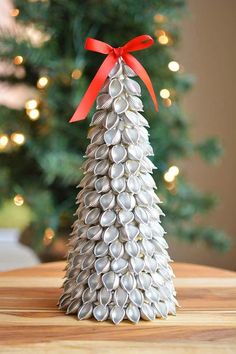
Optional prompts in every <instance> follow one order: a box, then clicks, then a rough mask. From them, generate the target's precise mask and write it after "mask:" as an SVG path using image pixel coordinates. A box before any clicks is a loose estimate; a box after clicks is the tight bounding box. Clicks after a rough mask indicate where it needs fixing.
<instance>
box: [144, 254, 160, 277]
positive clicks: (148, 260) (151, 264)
mask: <svg viewBox="0 0 236 354" xmlns="http://www.w3.org/2000/svg"><path fill="white" fill-rule="evenodd" d="M144 260H145V269H146V270H147V271H149V272H150V273H155V272H156V271H157V267H158V264H157V261H156V260H155V259H154V258H152V257H148V256H147V257H145V259H144Z"/></svg>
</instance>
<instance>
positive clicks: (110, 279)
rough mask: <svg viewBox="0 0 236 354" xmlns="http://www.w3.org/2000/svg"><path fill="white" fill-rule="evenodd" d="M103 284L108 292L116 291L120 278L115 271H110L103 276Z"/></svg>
mask: <svg viewBox="0 0 236 354" xmlns="http://www.w3.org/2000/svg"><path fill="white" fill-rule="evenodd" d="M102 282H103V284H104V286H105V288H106V289H107V290H110V291H111V290H115V289H117V288H118V286H119V276H118V275H117V274H116V273H114V272H113V271H110V272H108V273H105V274H103V276H102Z"/></svg>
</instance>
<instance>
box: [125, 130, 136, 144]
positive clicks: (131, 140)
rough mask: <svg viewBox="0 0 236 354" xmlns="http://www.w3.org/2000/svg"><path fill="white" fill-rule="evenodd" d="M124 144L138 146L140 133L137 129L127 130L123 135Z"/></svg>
mask: <svg viewBox="0 0 236 354" xmlns="http://www.w3.org/2000/svg"><path fill="white" fill-rule="evenodd" d="M122 141H123V143H124V144H137V143H138V141H139V132H138V130H137V129H136V128H125V129H124V131H123V133H122Z"/></svg>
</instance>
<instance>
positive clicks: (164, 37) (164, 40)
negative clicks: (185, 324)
mask: <svg viewBox="0 0 236 354" xmlns="http://www.w3.org/2000/svg"><path fill="white" fill-rule="evenodd" d="M157 39H158V42H159V43H160V44H163V45H165V44H167V43H168V42H169V38H168V37H167V35H166V34H161V35H160V36H159V37H158V38H157Z"/></svg>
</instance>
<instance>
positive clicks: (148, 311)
mask: <svg viewBox="0 0 236 354" xmlns="http://www.w3.org/2000/svg"><path fill="white" fill-rule="evenodd" d="M140 312H141V317H142V319H143V320H146V321H153V320H155V313H154V311H153V308H152V306H151V305H149V304H145V303H144V304H143V305H142V307H141V311H140Z"/></svg>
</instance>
